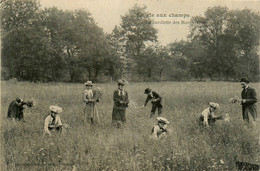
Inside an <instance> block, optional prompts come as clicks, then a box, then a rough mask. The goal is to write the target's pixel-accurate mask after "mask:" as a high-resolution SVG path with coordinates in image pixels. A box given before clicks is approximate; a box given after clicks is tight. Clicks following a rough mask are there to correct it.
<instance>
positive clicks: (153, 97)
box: [142, 88, 163, 118]
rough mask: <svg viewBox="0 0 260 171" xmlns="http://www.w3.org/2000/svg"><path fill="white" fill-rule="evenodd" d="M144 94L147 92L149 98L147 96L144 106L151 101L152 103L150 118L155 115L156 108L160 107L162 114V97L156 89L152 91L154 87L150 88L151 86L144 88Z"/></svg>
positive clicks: (159, 110) (159, 113) (159, 111)
mask: <svg viewBox="0 0 260 171" xmlns="http://www.w3.org/2000/svg"><path fill="white" fill-rule="evenodd" d="M144 94H147V98H146V100H145V102H144V105H143V106H142V108H143V107H145V106H146V105H147V103H148V102H149V101H150V102H151V103H152V110H151V115H150V118H151V117H153V116H154V114H155V110H156V109H157V108H158V115H161V113H162V107H163V106H162V104H161V101H162V97H161V96H160V95H159V94H158V93H156V92H155V91H152V89H150V88H146V89H145V90H144Z"/></svg>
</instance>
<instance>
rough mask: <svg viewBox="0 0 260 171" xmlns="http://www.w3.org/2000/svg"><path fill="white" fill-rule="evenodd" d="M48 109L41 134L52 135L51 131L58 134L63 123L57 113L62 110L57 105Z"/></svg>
mask: <svg viewBox="0 0 260 171" xmlns="http://www.w3.org/2000/svg"><path fill="white" fill-rule="evenodd" d="M49 109H50V110H51V113H50V115H48V116H47V117H46V118H45V122H44V130H43V136H45V134H48V135H49V136H52V133H59V134H60V133H61V132H62V126H63V125H62V122H61V119H60V116H59V113H61V112H62V108H61V107H59V106H50V107H49Z"/></svg>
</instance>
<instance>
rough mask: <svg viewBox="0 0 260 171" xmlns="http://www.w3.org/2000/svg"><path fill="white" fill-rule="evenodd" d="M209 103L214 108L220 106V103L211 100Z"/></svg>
mask: <svg viewBox="0 0 260 171" xmlns="http://www.w3.org/2000/svg"><path fill="white" fill-rule="evenodd" d="M209 105H210V106H211V107H214V108H220V107H219V104H218V103H214V102H209Z"/></svg>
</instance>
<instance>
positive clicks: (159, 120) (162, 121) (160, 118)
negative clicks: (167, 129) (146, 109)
mask: <svg viewBox="0 0 260 171" xmlns="http://www.w3.org/2000/svg"><path fill="white" fill-rule="evenodd" d="M157 120H158V122H161V123H164V124H168V123H170V122H169V121H168V120H167V119H165V118H164V117H161V116H160V117H157Z"/></svg>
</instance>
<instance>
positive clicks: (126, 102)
mask: <svg viewBox="0 0 260 171" xmlns="http://www.w3.org/2000/svg"><path fill="white" fill-rule="evenodd" d="M125 96H126V100H125V104H126V105H128V104H129V97H128V92H127V91H125Z"/></svg>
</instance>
